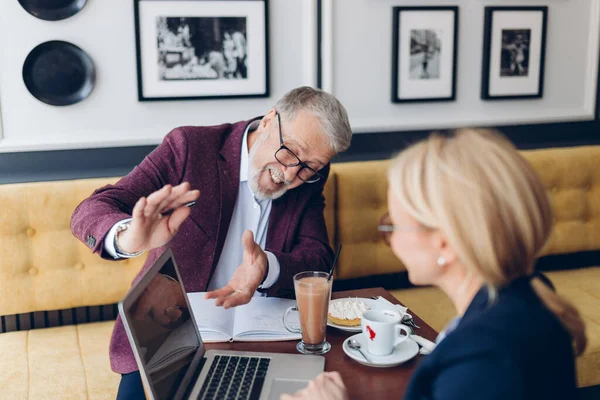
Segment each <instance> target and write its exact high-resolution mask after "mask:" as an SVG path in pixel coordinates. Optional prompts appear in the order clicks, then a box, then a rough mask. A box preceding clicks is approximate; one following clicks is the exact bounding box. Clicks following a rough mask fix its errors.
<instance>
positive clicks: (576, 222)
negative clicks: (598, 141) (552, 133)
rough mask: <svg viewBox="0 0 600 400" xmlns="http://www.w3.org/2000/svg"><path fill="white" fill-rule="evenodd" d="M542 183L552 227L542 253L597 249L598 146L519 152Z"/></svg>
mask: <svg viewBox="0 0 600 400" xmlns="http://www.w3.org/2000/svg"><path fill="white" fill-rule="evenodd" d="M521 154H522V155H523V156H524V157H525V159H527V161H529V163H530V164H531V165H532V166H533V168H534V169H535V171H536V172H537V173H538V176H539V177H540V180H541V181H542V183H543V184H544V187H545V188H546V191H547V192H548V195H549V197H550V202H551V204H552V212H553V213H554V229H553V231H552V236H551V237H550V240H549V241H548V243H547V244H546V246H545V247H544V249H543V251H542V255H549V254H565V253H574V252H581V251H590V250H599V249H600V168H598V166H599V165H600V146H581V147H571V148H554V149H540V150H528V151H523V152H521Z"/></svg>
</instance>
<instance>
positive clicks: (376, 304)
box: [327, 297, 407, 332]
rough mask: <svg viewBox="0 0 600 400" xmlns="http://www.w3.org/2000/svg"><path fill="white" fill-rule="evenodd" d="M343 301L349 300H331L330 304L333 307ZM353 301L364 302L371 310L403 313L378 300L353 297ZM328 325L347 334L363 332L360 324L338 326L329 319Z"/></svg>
mask: <svg viewBox="0 0 600 400" xmlns="http://www.w3.org/2000/svg"><path fill="white" fill-rule="evenodd" d="M343 300H348V299H347V298H343V299H335V300H331V301H330V302H329V304H330V305H331V304H332V303H335V302H336V301H343ZM352 300H359V301H362V302H363V303H365V304H366V306H367V307H369V310H374V309H384V310H392V311H397V312H400V311H401V310H400V309H398V308H396V307H394V305H389V304H386V302H384V301H377V300H373V299H367V298H364V297H352ZM401 314H402V315H404V314H407V313H401ZM327 325H328V326H331V327H332V328H337V329H340V330H342V331H346V332H360V331H361V330H362V328H361V327H360V324H358V325H357V326H344V325H338V324H334V323H333V322H331V321H329V318H328V319H327Z"/></svg>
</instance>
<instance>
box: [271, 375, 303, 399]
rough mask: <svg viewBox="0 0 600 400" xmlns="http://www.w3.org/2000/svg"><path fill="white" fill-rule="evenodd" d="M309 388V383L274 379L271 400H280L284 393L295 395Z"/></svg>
mask: <svg viewBox="0 0 600 400" xmlns="http://www.w3.org/2000/svg"><path fill="white" fill-rule="evenodd" d="M306 386H308V381H301V380H295V379H274V380H273V385H272V386H271V393H269V400H279V396H281V395H282V394H284V393H288V394H293V393H296V392H297V391H298V390H301V389H304V388H305V387H306Z"/></svg>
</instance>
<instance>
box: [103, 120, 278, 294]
mask: <svg viewBox="0 0 600 400" xmlns="http://www.w3.org/2000/svg"><path fill="white" fill-rule="evenodd" d="M248 163H249V159H248V128H246V131H245V132H244V137H243V139H242V148H241V157H240V187H239V190H238V197H237V201H236V203H235V208H234V210H233V215H232V217H231V223H230V225H229V231H228V232H227V237H226V238H225V244H224V245H223V251H222V252H221V257H220V258H219V262H218V263H217V267H216V268H215V271H214V273H213V276H212V278H211V280H210V282H209V284H208V290H215V289H219V288H222V287H223V286H225V285H227V284H228V283H229V280H230V279H231V277H232V275H233V273H234V271H235V270H236V269H237V268H238V267H239V266H240V265H241V264H242V260H243V256H244V248H243V246H242V235H243V233H244V232H245V231H246V230H247V229H250V230H251V231H252V232H253V233H254V241H255V242H256V243H258V245H259V246H260V248H261V249H263V250H264V249H265V245H266V243H267V229H268V227H269V215H270V214H271V206H272V203H273V202H272V200H257V199H256V197H255V196H254V194H253V193H252V191H251V190H250V187H249V186H248ZM200 196H202V194H201V195H200ZM130 220H131V218H127V219H124V220H122V221H119V222H117V223H116V224H115V225H114V226H113V227H112V228H111V230H110V231H109V232H108V234H107V235H106V238H105V239H104V249H105V251H106V252H107V253H108V254H110V255H111V256H112V257H113V258H115V259H119V258H128V257H127V256H125V255H123V254H120V253H117V251H116V249H115V245H114V240H115V235H116V233H117V227H118V226H119V225H120V224H122V223H124V222H127V221H130ZM265 253H266V254H267V258H268V261H269V272H268V274H267V277H266V279H265V281H264V282H263V284H262V285H261V286H260V288H262V289H266V288H269V287H271V286H273V284H275V282H277V279H279V272H280V268H281V267H280V265H279V261H278V260H277V257H275V255H274V254H273V253H271V252H269V251H266V252H265ZM262 295H263V294H262V293H259V292H256V293H255V296H262Z"/></svg>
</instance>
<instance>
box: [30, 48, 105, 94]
mask: <svg viewBox="0 0 600 400" xmlns="http://www.w3.org/2000/svg"><path fill="white" fill-rule="evenodd" d="M95 79H96V73H95V70H94V62H93V61H92V59H91V58H90V57H89V56H88V55H87V54H86V53H85V52H84V51H83V50H81V49H80V48H79V47H77V46H75V45H74V44H72V43H68V42H63V41H60V40H53V41H50V42H44V43H42V44H39V45H38V46H36V47H35V48H34V49H33V50H31V52H30V53H29V54H28V55H27V58H26V59H25V62H24V63H23V81H24V82H25V86H26V87H27V90H29V92H30V93H31V94H32V95H33V96H34V97H35V98H36V99H38V100H40V101H41V102H44V103H46V104H50V105H53V106H68V105H71V104H75V103H78V102H80V101H81V100H83V99H85V98H86V97H88V96H89V95H90V93H91V92H92V89H93V88H94V82H95Z"/></svg>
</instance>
